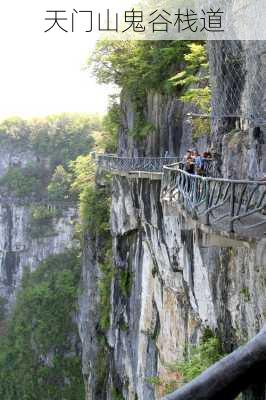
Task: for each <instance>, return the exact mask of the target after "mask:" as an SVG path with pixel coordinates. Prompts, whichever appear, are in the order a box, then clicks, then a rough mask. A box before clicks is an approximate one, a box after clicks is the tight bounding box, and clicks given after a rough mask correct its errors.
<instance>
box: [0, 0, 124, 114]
mask: <svg viewBox="0 0 266 400" xmlns="http://www.w3.org/2000/svg"><path fill="white" fill-rule="evenodd" d="M119 3H120V4H119ZM121 3H123V6H125V2H121V0H112V1H111V4H112V7H114V6H115V7H121ZM96 5H97V9H98V8H99V9H101V8H102V9H106V8H108V5H109V7H110V1H109V2H108V0H98V1H94V2H92V1H91V0H75V1H74V0H72V1H71V0H52V1H50V0H45V1H44V0H38V1H36V0H23V1H21V0H9V1H6V2H3V4H1V17H2V18H1V23H0V51H1V61H0V118H5V117H9V116H12V115H17V116H21V117H31V116H43V115H48V114H54V113H60V112H92V113H104V112H106V110H107V102H108V94H111V93H112V92H113V91H114V88H110V87H104V86H100V85H98V84H97V83H96V81H95V78H94V77H93V76H91V74H90V72H89V71H88V70H87V71H86V70H84V68H82V67H84V65H85V62H86V59H87V57H88V55H89V53H90V51H92V49H93V48H94V46H95V44H96V41H97V39H98V36H97V34H96V33H93V32H92V33H85V32H84V33H83V32H82V33H81V32H74V33H70V32H69V33H64V32H62V31H60V30H59V29H58V30H55V29H53V30H51V31H50V32H47V33H44V30H46V29H48V23H49V24H50V23H51V22H50V21H45V18H46V17H47V13H46V10H49V9H50V10H55V9H58V10H60V9H61V10H68V11H69V12H68V15H69V16H70V17H71V13H72V11H73V8H75V9H78V10H82V9H87V10H90V9H91V8H92V7H95V6H96Z"/></svg>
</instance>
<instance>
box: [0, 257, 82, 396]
mask: <svg viewBox="0 0 266 400" xmlns="http://www.w3.org/2000/svg"><path fill="white" fill-rule="evenodd" d="M80 268H81V266H80V259H79V255H78V252H77V251H74V250H73V251H69V252H67V253H64V254H61V255H57V256H52V257H49V258H48V259H47V260H45V261H44V262H43V263H41V265H40V266H39V268H38V270H37V271H36V272H34V273H32V274H31V273H29V272H28V273H26V274H25V276H24V279H23V283H22V289H21V291H20V293H19V295H18V298H17V302H16V305H15V308H14V310H13V313H12V315H11V318H10V321H9V323H8V329H7V336H6V337H5V338H1V341H0V396H1V398H2V399H5V400H17V399H25V400H26V399H27V400H37V399H42V400H51V399H53V400H62V399H66V400H82V399H84V385H83V379H82V373H81V357H80V353H79V351H78V350H77V349H78V346H79V339H78V330H77V326H76V324H75V322H74V314H75V312H76V310H77V287H78V283H79V279H80Z"/></svg>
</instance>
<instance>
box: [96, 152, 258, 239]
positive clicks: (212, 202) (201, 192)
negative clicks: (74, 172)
mask: <svg viewBox="0 0 266 400" xmlns="http://www.w3.org/2000/svg"><path fill="white" fill-rule="evenodd" d="M206 161H208V164H207V167H206V170H205V171H204V172H205V175H207V176H201V175H196V174H190V173H189V172H186V171H185V170H183V169H181V168H180V165H181V164H182V163H180V160H179V158H178V157H135V158H133V157H131V158H130V157H119V156H117V155H113V154H101V155H98V156H97V163H98V165H99V167H101V168H102V169H105V170H107V171H109V172H114V173H116V172H126V173H129V172H136V173H141V172H150V173H152V172H160V173H161V177H162V178H161V179H162V185H161V187H162V189H161V198H162V199H163V200H164V201H168V202H172V203H173V202H177V203H179V204H181V205H182V206H183V207H184V208H185V209H186V211H187V212H188V213H190V214H191V215H192V216H193V217H196V218H197V219H199V220H200V219H202V218H203V217H204V223H205V224H206V225H213V226H217V228H218V229H219V230H225V231H228V230H229V232H237V231H239V232H242V231H245V230H253V235H254V232H255V231H256V232H255V233H256V236H258V235H259V236H262V235H264V232H261V231H259V230H258V229H260V228H261V227H262V226H263V225H265V224H266V180H265V181H264V180H245V179H241V180H237V179H225V178H217V177H215V171H216V164H215V163H214V162H212V161H211V160H207V159H206ZM254 230H255V231H254Z"/></svg>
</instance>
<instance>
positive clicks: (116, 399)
mask: <svg viewBox="0 0 266 400" xmlns="http://www.w3.org/2000/svg"><path fill="white" fill-rule="evenodd" d="M112 400H124V396H123V394H122V393H121V392H120V390H118V389H113V390H112Z"/></svg>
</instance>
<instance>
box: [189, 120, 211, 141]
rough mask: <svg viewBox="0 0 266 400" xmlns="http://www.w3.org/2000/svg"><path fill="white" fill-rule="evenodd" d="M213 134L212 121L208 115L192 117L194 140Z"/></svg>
mask: <svg viewBox="0 0 266 400" xmlns="http://www.w3.org/2000/svg"><path fill="white" fill-rule="evenodd" d="M210 134H211V121H210V118H208V117H193V118H192V140H193V142H195V141H196V140H198V139H200V138H202V137H203V136H207V135H210Z"/></svg>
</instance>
